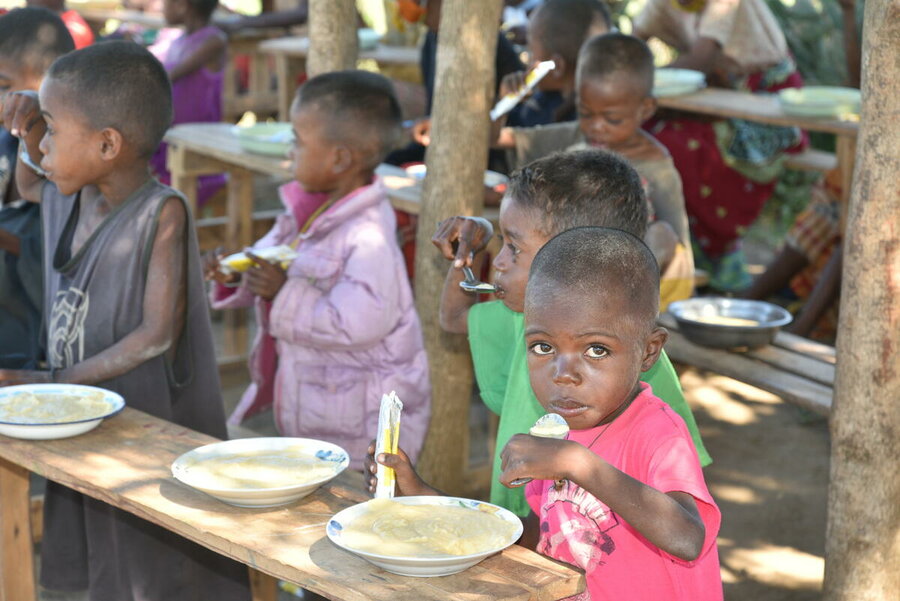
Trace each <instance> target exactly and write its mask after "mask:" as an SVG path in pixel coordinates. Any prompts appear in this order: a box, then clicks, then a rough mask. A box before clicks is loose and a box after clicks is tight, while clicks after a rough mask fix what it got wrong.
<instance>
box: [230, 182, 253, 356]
mask: <svg viewBox="0 0 900 601" xmlns="http://www.w3.org/2000/svg"><path fill="white" fill-rule="evenodd" d="M227 211H228V224H227V226H226V233H225V239H226V243H227V244H228V245H229V246H230V247H232V248H239V249H243V248H246V247H248V246H250V245H251V244H253V172H252V171H249V170H247V169H241V168H239V167H235V168H231V169H230V170H229V171H228V209H227ZM225 324H226V328H225V356H226V357H243V356H245V355H246V354H247V347H248V344H249V334H248V331H247V313H246V311H244V310H234V311H228V312H227V313H225Z"/></svg>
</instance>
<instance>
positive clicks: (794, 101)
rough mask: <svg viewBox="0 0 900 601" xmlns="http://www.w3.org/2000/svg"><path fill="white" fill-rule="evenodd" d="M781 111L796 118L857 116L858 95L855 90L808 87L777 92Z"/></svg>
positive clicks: (858, 106)
mask: <svg viewBox="0 0 900 601" xmlns="http://www.w3.org/2000/svg"><path fill="white" fill-rule="evenodd" d="M778 102H779V103H780V104H781V109H782V110H783V111H784V112H785V113H787V114H789V115H796V116H798V117H844V116H847V115H858V114H859V109H860V102H861V99H860V93H859V90H857V89H855V88H841V87H835V86H809V87H806V88H787V89H784V90H780V91H779V92H778Z"/></svg>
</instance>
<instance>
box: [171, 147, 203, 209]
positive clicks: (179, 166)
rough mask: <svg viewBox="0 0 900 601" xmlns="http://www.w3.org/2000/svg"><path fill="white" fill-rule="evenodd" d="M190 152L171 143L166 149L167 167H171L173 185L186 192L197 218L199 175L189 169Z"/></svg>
mask: <svg viewBox="0 0 900 601" xmlns="http://www.w3.org/2000/svg"><path fill="white" fill-rule="evenodd" d="M189 154H190V153H189V152H188V151H187V150H185V149H184V148H182V147H180V146H175V145H172V144H169V146H168V147H167V149H166V167H168V169H169V176H170V177H171V181H172V187H173V188H175V189H176V190H178V191H179V192H181V193H182V194H184V197H185V198H186V199H187V202H188V207H190V209H191V215H193V216H194V219H196V218H197V175H196V173H193V172H191V171H190V170H189V169H188V164H189V163H190V162H191V161H190V159H191V157H190V156H188V155H189Z"/></svg>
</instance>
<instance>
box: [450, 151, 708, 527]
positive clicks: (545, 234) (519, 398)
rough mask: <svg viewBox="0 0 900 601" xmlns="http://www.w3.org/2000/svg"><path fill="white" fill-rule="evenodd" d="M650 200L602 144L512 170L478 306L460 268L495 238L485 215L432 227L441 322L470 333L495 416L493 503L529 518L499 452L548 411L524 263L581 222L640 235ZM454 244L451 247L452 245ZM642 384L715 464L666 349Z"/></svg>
mask: <svg viewBox="0 0 900 601" xmlns="http://www.w3.org/2000/svg"><path fill="white" fill-rule="evenodd" d="M647 211H648V207H647V201H646V198H645V197H644V193H643V189H642V187H641V182H640V178H639V177H638V175H637V173H636V172H635V171H634V169H633V168H632V167H630V166H629V165H628V163H627V162H626V161H624V160H622V159H620V158H618V157H617V156H616V155H614V154H611V153H608V152H603V151H600V150H582V151H577V152H568V153H557V154H553V155H550V156H548V157H545V158H542V159H539V160H537V161H534V162H532V163H530V164H529V165H527V166H525V167H524V168H523V169H522V170H520V171H518V172H516V173H515V174H513V177H512V179H511V181H510V183H509V187H508V189H507V192H506V195H505V196H504V198H503V202H502V204H501V205H500V231H501V236H502V242H503V248H502V250H501V251H500V252H499V254H498V255H497V256H496V257H495V258H494V262H493V266H494V271H495V277H494V282H493V283H494V286H495V288H496V293H495V295H496V297H497V298H498V299H499V300H497V301H491V302H486V303H476V300H477V298H476V296H475V295H473V294H469V293H466V292H464V291H463V290H462V288H460V286H459V283H460V282H461V281H462V280H463V274H462V269H461V268H462V267H463V266H464V265H471V263H472V260H473V255H474V254H477V253H478V252H481V251H482V250H484V248H485V246H486V245H487V242H488V241H489V240H490V238H491V236H493V228H492V226H491V224H490V222H488V221H487V220H485V219H481V218H477V217H462V216H460V217H452V218H450V219H447V220H445V221H442V222H441V223H440V224H438V229H437V232H436V233H435V235H434V237H433V238H432V242H433V243H434V244H435V246H437V247H438V248H439V249H440V250H441V252H442V253H443V254H444V256H445V257H446V258H447V259H449V260H451V261H453V264H452V266H451V268H450V270H449V271H448V272H447V279H446V280H445V282H444V290H443V293H442V297H441V312H440V319H441V327H442V328H443V329H444V330H446V331H448V332H453V333H458V334H468V335H469V346H470V347H471V351H472V361H473V363H474V365H475V377H476V380H477V381H478V387H479V389H480V391H481V396H482V399H484V402H485V404H486V405H487V406H488V408H489V409H490V410H491V411H493V412H494V413H496V414H498V415H499V416H500V424H499V427H498V430H497V444H496V448H495V450H494V465H493V478H492V480H491V502H492V503H495V504H497V505H500V506H502V507H506V508H507V509H509V510H510V511H513V512H514V513H516V514H518V515H520V516H525V515H528V512H529V507H528V504H527V503H526V502H525V496H524V494H523V492H522V488H512V489H510V488H506V487H505V486H502V485H501V484H500V482H499V480H498V476H499V475H500V471H501V470H500V451H501V450H502V449H503V447H504V446H506V443H507V441H508V440H509V439H510V438H511V437H512V436H513V435H515V434H519V433H526V432H528V429H529V428H530V427H531V426H532V425H533V424H534V422H535V420H537V418H538V417H540V416H541V415H543V414H544V409H543V408H542V407H541V405H540V403H539V402H538V401H537V399H536V398H535V396H534V393H533V392H532V390H531V384H530V383H529V379H528V369H527V365H526V360H525V351H526V348H525V337H524V317H523V314H522V310H523V308H524V298H525V286H526V284H527V282H528V270H529V268H530V267H531V261H532V259H533V258H534V256H535V254H537V251H538V250H540V248H541V247H542V246H543V245H544V244H545V243H546V242H547V241H549V240H550V239H551V238H552V237H553V236H555V235H556V234H559V233H560V232H563V231H565V230H568V229H571V228H573V227H581V226H600V227H612V228H616V229H621V230H624V231H626V232H629V233H631V234H633V235H635V236H637V237H639V238H643V235H644V231H645V230H646V228H647ZM454 246H455V248H454ZM641 380H642V381H644V382H646V383H648V384H650V386H651V387H652V389H653V393H654V394H655V395H656V396H658V397H659V398H661V399H662V400H664V401H665V402H666V403H668V404H669V405H670V406H671V407H672V409H674V410H675V412H676V413H678V414H679V415H680V416H681V417H682V419H684V421H685V423H686V424H687V427H688V430H689V431H690V433H691V437H692V438H693V441H694V445H695V447H696V449H697V454H698V455H699V458H700V462H701V465H703V466H706V465H709V464H710V463H711V462H712V459H711V458H710V457H709V454H708V453H707V452H706V449H705V448H704V446H703V441H702V440H701V439H700V433H699V431H698V430H697V424H696V422H695V421H694V417H693V415H692V414H691V410H690V408H689V407H688V405H687V402H686V401H685V399H684V395H683V394H682V392H681V385H680V384H679V382H678V376H677V374H676V373H675V370H674V368H673V367H672V363H671V362H670V361H669V358H668V357H667V356H666V354H665V353H662V354H661V355H660V358H659V360H658V361H657V362H656V364H655V365H654V366H653V368H651V369H650V370H649V371H647V372H645V373H644V374H643V377H642V378H641Z"/></svg>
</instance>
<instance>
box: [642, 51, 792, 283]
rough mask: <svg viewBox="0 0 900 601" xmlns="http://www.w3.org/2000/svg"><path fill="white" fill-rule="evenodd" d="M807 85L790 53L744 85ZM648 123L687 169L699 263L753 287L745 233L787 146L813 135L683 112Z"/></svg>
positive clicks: (761, 88)
mask: <svg viewBox="0 0 900 601" xmlns="http://www.w3.org/2000/svg"><path fill="white" fill-rule="evenodd" d="M802 85H803V81H802V79H801V77H800V75H799V73H797V71H796V69H795V67H794V64H793V61H791V60H787V61H783V62H782V63H780V64H778V65H776V66H774V67H772V68H770V69H767V70H766V71H764V72H762V73H755V74H753V75H751V76H749V77H747V78H745V79H744V80H743V81H742V82H741V83H740V85H739V88H740V89H744V90H746V91H749V92H770V93H771V92H776V91H777V90H780V89H783V88H789V87H801V86H802ZM645 127H646V128H647V129H648V130H649V131H650V132H651V133H653V135H655V136H656V137H657V139H659V141H660V142H662V143H663V144H664V145H665V146H666V148H668V150H669V153H670V154H671V155H672V159H673V160H674V161H675V167H676V168H677V169H678V172H679V174H680V175H681V180H682V183H683V186H684V199H685V205H686V208H687V213H688V218H689V220H690V226H691V234H692V239H693V241H694V243H695V244H694V259H695V263H696V265H697V267H699V268H701V269H705V270H707V271H708V272H709V274H710V285H711V286H713V287H714V288H717V289H719V290H738V289H741V288H743V287H746V286H748V285H749V284H750V276H749V275H748V274H747V273H746V268H745V267H744V265H743V258H742V256H741V255H740V254H739V252H738V251H739V248H740V239H741V237H742V236H743V235H744V233H745V232H746V230H747V228H748V227H749V226H750V225H751V224H752V223H753V222H754V221H755V220H756V218H757V216H758V215H759V213H760V211H761V210H762V208H763V205H765V203H766V201H767V200H768V199H769V197H771V196H772V192H773V191H774V189H775V180H776V179H777V177H778V175H779V174H780V173H781V171H782V163H783V161H784V153H785V152H797V151H800V150H802V149H803V148H804V147H805V145H806V139H805V136H804V135H803V134H802V132H800V130H798V129H796V128H785V127H776V126H770V125H762V124H759V123H752V122H748V121H743V120H740V119H726V120H721V121H716V122H712V123H711V122H709V121H701V120H695V119H691V118H688V117H686V116H682V115H679V116H678V117H677V118H669V119H666V118H657V119H654V120H652V121H650V122H648V123H647V125H646V126H645Z"/></svg>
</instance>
